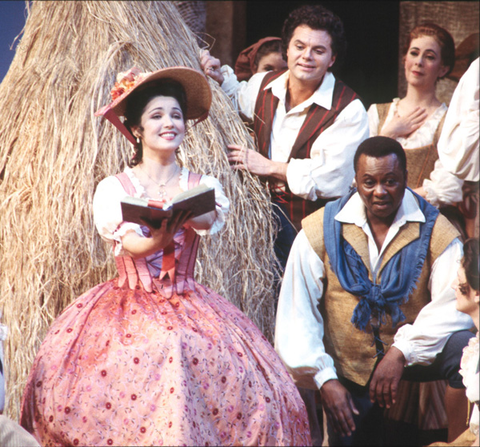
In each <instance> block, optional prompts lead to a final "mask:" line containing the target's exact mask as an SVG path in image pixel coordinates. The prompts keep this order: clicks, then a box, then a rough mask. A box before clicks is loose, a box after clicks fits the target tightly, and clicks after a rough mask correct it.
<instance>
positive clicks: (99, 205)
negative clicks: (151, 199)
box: [93, 168, 230, 256]
mask: <svg viewBox="0 0 480 447" xmlns="http://www.w3.org/2000/svg"><path fill="white" fill-rule="evenodd" d="M125 173H126V174H127V175H128V177H129V178H130V180H131V181H132V183H133V185H134V187H135V190H136V194H135V197H139V198H148V197H147V195H146V193H145V188H144V187H143V186H142V185H141V184H140V181H139V180H138V179H137V177H136V176H135V174H134V173H133V170H132V169H130V168H126V169H125ZM188 173H189V171H188V169H186V168H182V171H181V173H180V189H182V191H186V190H187V189H188ZM200 184H204V185H207V186H210V187H213V188H215V202H216V212H217V216H216V219H215V222H214V223H213V225H212V226H211V228H210V229H209V230H195V231H196V232H197V233H198V234H200V235H204V234H214V233H216V232H218V231H219V230H220V229H221V228H222V227H223V225H224V224H225V219H226V216H227V214H228V210H229V206H230V202H229V200H228V198H227V197H226V196H225V194H224V192H223V188H222V185H221V184H220V182H219V181H218V180H217V179H216V178H214V177H211V176H208V175H202V178H201V180H200ZM126 196H128V194H127V193H126V192H125V190H124V189H123V186H122V184H121V183H120V181H119V180H118V179H117V178H116V177H115V176H110V177H107V178H105V179H103V180H102V181H101V182H100V183H99V184H98V186H97V189H96V191H95V195H94V197H93V216H94V221H95V226H96V227H97V230H98V232H99V233H100V236H101V237H102V239H104V240H106V241H107V242H112V244H114V246H115V256H124V255H125V253H124V251H123V247H122V236H124V235H125V234H126V232H127V231H129V230H133V231H135V232H136V233H137V234H138V235H139V236H142V237H144V234H143V232H142V229H141V228H142V227H141V226H140V225H138V224H135V223H131V222H124V221H123V220H122V210H121V205H120V202H121V200H122V199H124V198H125V197H126Z"/></svg>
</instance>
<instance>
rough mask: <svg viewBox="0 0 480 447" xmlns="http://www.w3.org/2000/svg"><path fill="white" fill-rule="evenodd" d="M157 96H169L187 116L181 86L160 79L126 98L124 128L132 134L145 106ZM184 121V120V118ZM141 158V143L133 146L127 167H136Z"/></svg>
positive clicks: (185, 102) (185, 100)
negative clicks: (133, 151)
mask: <svg viewBox="0 0 480 447" xmlns="http://www.w3.org/2000/svg"><path fill="white" fill-rule="evenodd" d="M157 96H169V97H173V98H175V99H176V100H177V101H178V104H179V105H180V108H181V109H182V113H183V116H184V117H185V116H186V114H187V97H186V95H185V90H184V89H183V87H182V85H181V84H179V83H178V82H176V81H172V80H170V79H162V80H161V81H159V82H152V83H151V84H147V85H146V86H145V87H143V88H139V89H138V90H135V91H134V92H132V93H131V95H129V96H128V98H127V103H126V107H125V121H124V124H125V127H126V128H127V129H128V130H129V131H130V132H132V128H133V127H135V126H140V122H141V120H142V115H143V113H144V112H145V108H146V107H147V104H148V103H149V102H150V101H151V100H152V99H153V98H155V97H157ZM184 120H185V118H184ZM142 158H143V148H142V143H141V142H140V143H138V144H137V145H136V146H135V154H134V156H133V157H132V159H131V160H130V163H129V166H130V167H133V166H136V165H138V164H139V163H140V162H141V161H142Z"/></svg>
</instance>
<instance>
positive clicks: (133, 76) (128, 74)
mask: <svg viewBox="0 0 480 447" xmlns="http://www.w3.org/2000/svg"><path fill="white" fill-rule="evenodd" d="M147 74H148V73H147ZM144 77H145V73H141V72H140V69H139V68H137V67H132V68H130V70H128V71H124V72H122V73H118V75H117V82H115V85H114V87H113V88H112V90H111V92H110V94H111V95H112V101H115V100H116V99H117V98H118V97H120V96H122V95H123V94H124V93H126V92H128V91H130V90H131V89H132V88H133V87H135V85H137V84H138V83H139V82H140V81H141V80H142V79H143V78H144Z"/></svg>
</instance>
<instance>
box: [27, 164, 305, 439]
mask: <svg viewBox="0 0 480 447" xmlns="http://www.w3.org/2000/svg"><path fill="white" fill-rule="evenodd" d="M120 178H121V179H122V180H121V181H119V179H120ZM199 178H200V176H196V175H194V174H189V172H188V171H187V170H186V169H183V171H182V175H181V179H180V186H182V185H183V189H185V188H189V187H192V186H194V185H195V184H198V181H199ZM200 181H201V182H204V183H207V184H211V185H213V186H215V190H216V201H217V222H216V223H215V224H214V228H213V230H212V231H216V230H217V229H218V228H220V227H221V226H222V223H223V216H224V215H225V213H226V211H227V210H228V200H227V199H226V197H225V196H224V195H223V192H222V189H221V186H220V184H219V183H218V181H217V180H216V179H213V178H212V177H208V176H203V177H202V178H201V180H200ZM122 183H123V186H122ZM126 191H127V192H128V193H129V194H130V195H136V196H141V195H143V194H144V190H143V188H142V187H141V185H140V183H139V182H138V180H137V179H136V178H135V177H134V174H133V171H131V170H129V169H128V168H127V169H126V172H125V173H123V174H121V175H120V177H118V176H117V177H109V178H107V179H105V180H104V181H102V182H101V183H100V184H99V187H98V188H97V192H96V194H95V200H94V210H95V213H94V214H95V221H96V225H97V228H98V229H99V231H100V234H101V235H102V236H103V237H105V238H106V239H109V240H112V241H114V245H115V254H116V255H117V256H116V262H117V267H118V270H119V277H118V278H116V279H113V280H110V281H107V282H105V283H103V284H100V285H98V286H96V287H94V288H93V289H91V290H89V291H88V292H86V293H85V294H83V295H82V296H80V297H79V298H77V299H76V300H75V301H74V302H73V303H72V304H71V305H70V306H69V307H67V308H66V309H65V310H64V312H63V313H62V314H61V315H60V316H59V317H58V318H57V319H56V320H55V322H54V323H53V325H52V326H51V328H50V330H49V332H48V334H47V336H46V337H45V340H44V342H43V344H42V346H41V347H40V350H39V352H38V354H37V357H36V359H35V362H34V364H33V367H32V370H31V373H30V375H29V378H28V383H27V386H26V389H25V392H24V395H23V399H22V412H21V424H22V426H23V427H25V428H26V429H27V430H28V431H29V432H31V433H33V435H34V436H35V437H36V438H37V439H38V441H39V442H40V443H41V444H42V445H44V446H72V445H73V446H74V445H96V446H108V445H114V446H133V445H139V446H146V445H156V446H157V445H159V446H160V445H170V446H172V445H198V446H200V445H309V444H310V442H311V441H310V432H309V425H308V419H307V414H306V411H305V407H304V404H303V401H302V400H301V398H300V396H299V394H298V391H297V389H296V387H295V385H294V384H293V382H292V380H291V378H290V376H289V375H288V373H287V372H286V370H285V368H284V366H283V364H282V363H281V360H280V359H279V358H278V356H277V354H276V353H275V351H274V350H273V348H272V346H271V345H270V344H269V342H268V341H267V340H266V338H265V337H264V336H263V335H262V333H261V332H260V331H259V330H258V328H257V327H256V326H255V325H254V324H253V323H252V322H251V321H250V320H249V319H248V318H247V317H246V316H245V315H244V314H243V313H242V312H240V311H239V310H238V309H237V308H236V307H235V306H234V305H232V304H231V303H229V302H228V301H226V300H225V299H224V298H222V297H221V296H219V295H218V294H217V293H215V292H213V291H212V290H210V289H208V288H206V287H204V286H202V285H200V284H198V283H196V282H195V281H194V279H193V270H194V264H195V256H196V249H197V244H198V234H197V233H196V232H195V231H194V230H192V229H191V228H190V229H186V228H184V229H182V230H181V231H179V232H178V233H177V234H176V236H175V238H174V244H171V246H169V247H166V248H165V249H164V250H162V251H160V252H159V253H156V254H155V255H152V256H149V257H147V258H145V259H140V260H135V261H134V260H133V259H132V258H130V257H126V256H121V254H122V247H121V235H122V234H124V233H125V231H126V230H127V229H128V228H134V229H135V231H138V232H141V233H142V234H143V233H147V232H148V230H147V229H145V228H142V227H139V226H137V225H134V224H130V223H126V222H121V212H120V207H119V200H120V199H121V198H122V196H125V195H127V192H126Z"/></svg>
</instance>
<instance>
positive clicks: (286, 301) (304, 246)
mask: <svg viewBox="0 0 480 447" xmlns="http://www.w3.org/2000/svg"><path fill="white" fill-rule="evenodd" d="M324 275H325V269H324V265H323V262H322V260H321V259H320V258H319V257H318V256H317V254H316V253H315V252H314V250H313V249H312V247H311V245H310V243H309V241H308V239H307V237H306V235H305V232H304V231H303V230H302V231H300V233H299V234H298V236H297V237H296V239H295V242H294V243H293V245H292V249H291V251H290V255H289V258H288V262H287V266H286V269H285V274H284V278H283V283H282V288H281V291H280V297H279V302H278V308H277V321H276V327H275V349H276V351H277V352H278V354H279V356H280V358H281V359H282V360H283V362H284V363H285V365H286V367H287V369H288V371H289V372H290V374H291V375H292V377H293V379H294V381H295V383H296V384H297V385H298V386H301V387H303V388H311V389H319V388H321V386H322V385H323V384H324V383H325V382H326V381H327V380H331V379H336V378H337V374H336V371H335V367H334V365H333V359H332V358H331V357H330V356H329V355H328V354H326V353H325V348H324V344H323V334H324V330H323V318H322V315H321V314H320V311H319V310H318V304H319V302H320V299H321V297H322V294H323V278H324Z"/></svg>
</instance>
